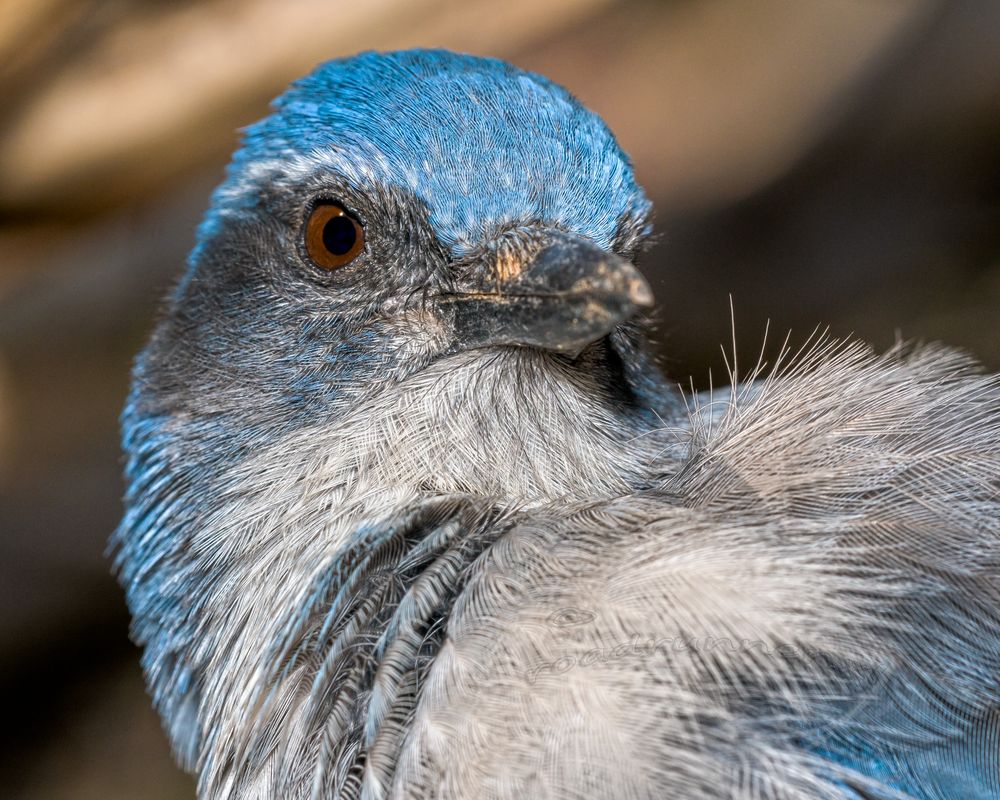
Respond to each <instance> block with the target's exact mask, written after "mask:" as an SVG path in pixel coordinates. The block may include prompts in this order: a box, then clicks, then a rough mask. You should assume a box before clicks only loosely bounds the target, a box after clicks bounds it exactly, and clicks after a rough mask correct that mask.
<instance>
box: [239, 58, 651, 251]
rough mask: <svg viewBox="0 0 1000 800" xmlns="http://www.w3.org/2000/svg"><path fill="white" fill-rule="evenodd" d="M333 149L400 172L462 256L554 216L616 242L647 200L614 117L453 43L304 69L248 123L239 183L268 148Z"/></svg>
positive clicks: (278, 152) (333, 156)
mask: <svg viewBox="0 0 1000 800" xmlns="http://www.w3.org/2000/svg"><path fill="white" fill-rule="evenodd" d="M320 157H322V158H326V159H329V160H330V161H331V162H332V163H333V164H335V166H336V168H337V169H338V171H339V172H341V173H342V174H343V175H345V176H346V177H347V178H349V179H350V180H351V181H352V182H353V183H354V184H356V185H357V186H359V187H370V188H377V187H379V186H385V185H392V186H400V187H403V188H405V189H407V190H408V191H410V192H412V193H413V195H414V196H415V197H416V198H418V199H419V200H421V201H422V202H423V203H425V204H426V207H427V210H428V214H429V218H430V221H431V223H432V225H433V227H434V230H435V233H436V234H437V237H438V239H439V240H440V241H441V242H442V243H443V244H444V245H445V246H447V247H448V248H450V250H451V253H452V255H453V256H459V257H460V256H462V255H464V254H465V253H466V252H468V251H469V250H471V249H472V248H474V247H475V246H476V245H477V244H479V243H480V242H481V241H482V240H483V239H484V238H485V237H487V236H488V235H489V234H490V233H492V232H493V231H494V230H497V229H502V228H504V227H505V226H508V225H512V224H516V223H521V222H524V221H525V220H544V221H545V222H546V223H548V224H552V225H555V226H557V227H561V228H563V229H565V230H567V231H570V232H572V233H576V234H580V235H583V236H586V237H587V238H589V239H591V240H593V241H594V242H596V243H597V244H598V245H599V246H601V247H603V248H606V249H610V248H611V246H612V243H613V242H614V239H615V236H616V235H617V233H618V228H619V225H620V223H621V220H622V219H623V218H630V219H634V218H644V217H645V216H646V214H647V213H648V209H649V202H648V200H647V199H646V197H645V195H644V194H643V192H642V189H640V188H639V186H638V185H637V184H636V182H635V178H634V177H633V174H632V167H631V164H630V163H629V159H628V157H627V156H626V155H625V153H623V152H622V150H621V148H620V147H619V146H618V143H617V142H616V141H615V138H614V136H613V135H612V133H611V131H610V130H608V128H607V126H606V125H605V124H604V122H603V121H602V120H601V119H600V117H598V116H597V115H596V114H594V113H593V112H591V111H589V110H587V109H586V108H584V107H583V106H582V105H581V104H580V103H579V102H578V101H577V100H576V99H575V98H574V97H572V95H570V94H569V92H567V91H566V90H565V89H563V88H562V87H560V86H557V85H556V84H554V83H552V82H551V81H549V80H547V79H546V78H544V77H542V76H540V75H535V74H532V73H527V72H523V71H521V70H518V69H517V68H515V67H512V66H510V65H509V64H506V63H504V62H502V61H498V60H494V59H483V58H478V57H473V56H466V55H460V54H456V53H451V52H447V51H444V50H410V51H403V52H397V53H363V54H361V55H359V56H355V57H352V58H348V59H342V60H336V61H330V62H327V63H325V64H323V65H321V66H320V67H318V68H317V69H316V70H315V71H314V72H313V73H312V74H311V75H309V76H307V77H306V78H303V79H301V80H299V81H297V82H296V83H295V84H294V85H293V86H292V88H290V89H289V90H288V91H287V92H286V93H285V94H284V95H282V97H281V98H279V99H278V101H277V102H276V103H275V113H274V114H272V115H271V116H270V117H268V118H266V119H264V120H263V121H261V122H259V123H257V124H255V125H252V126H250V127H249V128H248V129H247V131H246V137H245V140H244V146H243V148H242V149H241V150H240V151H239V152H238V153H237V155H236V156H235V158H234V160H233V164H232V167H231V169H230V177H229V184H230V185H232V184H234V183H235V184H238V183H239V182H240V181H242V180H243V179H244V173H245V171H246V169H247V167H250V166H253V165H258V164H259V163H260V162H262V161H266V160H269V159H275V158H280V159H285V160H293V159H296V158H305V159H309V158H320Z"/></svg>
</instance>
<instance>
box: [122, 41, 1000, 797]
mask: <svg viewBox="0 0 1000 800" xmlns="http://www.w3.org/2000/svg"><path fill="white" fill-rule="evenodd" d="M649 220H650V204H649V202H648V200H647V199H646V197H645V196H644V194H643V192H642V190H641V189H640V187H639V186H638V185H637V184H636V182H635V179H634V177H633V173H632V168H631V165H630V163H629V160H628V158H627V157H626V156H625V154H624V153H623V152H622V151H621V149H620V148H619V147H618V145H617V143H616V141H615V139H614V138H613V136H612V134H611V133H610V132H609V130H608V129H607V127H606V126H605V125H604V123H603V122H602V121H601V120H600V119H599V118H598V117H597V116H596V115H595V114H593V113H591V112H590V111H588V110H586V109H585V108H583V107H582V106H581V105H580V104H579V103H578V102H577V101H576V100H575V99H574V98H573V97H572V96H571V95H570V94H568V93H567V92H566V91H565V90H564V89H562V88H560V87H559V86H556V85H554V84H553V83H551V82H550V81H548V80H546V79H545V78H542V77H540V76H538V75H533V74H530V73H526V72H522V71H521V70H518V69H516V68H514V67H512V66H510V65H508V64H505V63H502V62H500V61H495V60H491V59H483V58H474V57H471V56H463V55H455V54H453V53H448V52H443V51H409V52H397V53H383V54H377V53H365V54H362V55H359V56H356V57H353V58H348V59H344V60H338V61H333V62H331V63H328V64H324V65H322V66H320V67H319V68H318V69H317V70H316V71H315V72H313V73H312V74H311V75H310V76H308V77H306V78H304V79H302V80H300V81H299V82H297V83H296V84H294V85H293V86H292V87H291V88H290V89H289V91H288V92H287V93H286V94H284V95H283V96H282V97H281V98H280V99H279V100H278V101H277V102H276V105H275V108H274V113H273V114H272V115H271V116H269V117H268V118H266V119H265V120H263V121H262V122H259V123H257V124H256V125H253V126H252V127H250V128H249V129H248V130H247V132H246V134H245V137H244V140H243V145H242V148H241V149H240V150H239V151H238V152H237V153H236V155H235V156H234V158H233V161H232V163H231V165H230V166H229V169H228V172H227V177H226V179H225V181H224V182H223V183H222V185H221V186H220V187H219V188H218V189H217V190H216V192H215V194H214V196H213V200H212V205H211V208H210V210H209V212H208V214H207V215H206V217H205V220H204V222H203V224H202V225H201V227H200V229H199V233H198V241H197V246H196V247H195V249H194V251H193V253H192V254H191V257H190V260H189V264H188V269H187V272H186V274H185V275H184V277H183V279H182V280H181V282H180V283H179V285H178V286H177V288H176V290H175V291H174V292H173V294H172V295H171V296H170V298H169V300H168V302H167V304H166V308H165V312H164V314H163V316H162V319H161V320H160V322H159V324H158V325H157V327H156V330H155V332H154V333H153V336H152V339H151V341H150V342H149V344H148V346H147V347H146V348H145V350H144V351H143V352H142V353H141V355H140V356H139V357H138V360H137V362H136V365H135V369H134V378H133V385H132V391H131V394H130V397H129V400H128V403H127V406H126V408H125V411H124V414H123V430H124V433H123V440H124V448H125V451H126V453H127V456H128V459H127V467H126V476H127V482H128V489H127V496H126V511H125V515H124V519H123V521H122V523H121V525H120V527H119V529H118V531H117V532H116V534H115V536H114V539H113V548H114V553H115V565H116V570H117V573H118V575H119V577H120V580H121V582H122V584H123V586H124V588H125V591H126V594H127V599H128V603H129V607H130V609H131V611H132V615H133V619H134V624H133V629H132V633H133V637H134V639H135V641H136V642H138V643H139V644H140V645H141V646H142V648H143V656H142V660H143V666H144V668H145V672H146V677H147V681H148V686H149V690H150V692H151V694H152V697H153V700H154V702H155V704H156V707H157V708H158V710H159V712H160V714H161V715H162V717H163V720H164V723H165V726H166V729H167V731H168V734H169V737H170V739H171V742H172V744H173V747H174V751H175V753H176V756H177V758H178V760H179V761H180V763H181V764H182V765H183V766H184V767H186V768H187V769H190V770H193V771H195V772H196V773H197V776H198V782H199V783H198V785H199V794H200V796H201V797H203V798H293V799H294V798H362V797H363V798H455V799H456V800H458V799H460V798H465V799H468V798H512V799H513V798H529V797H530V798H542V797H548V798H584V797H587V798H590V797H609V798H610V797H614V798H663V797H673V798H687V799H695V800H697V799H698V798H706V799H707V798H715V799H718V798H745V799H747V800H749V798H822V799H823V800H829V799H830V798H841V799H846V798H851V799H852V800H860V798H903V797H911V798H924V799H926V798H948V799H949V800H956V799H957V798H996V797H1000V777H998V773H1000V769H998V762H1000V724H998V721H1000V712H998V700H1000V581H998V577H1000V497H998V490H1000V479H998V476H1000V385H998V381H997V379H996V378H994V377H989V376H985V375H983V374H982V373H981V371H980V370H979V369H978V368H977V367H976V365H975V364H974V363H972V362H971V361H970V360H969V359H968V358H966V357H964V356H962V355H960V354H957V353H955V352H952V351H950V350H947V349H945V348H942V347H937V346H929V347H908V348H907V347H898V348H896V349H894V350H893V351H891V352H890V353H888V354H885V355H877V354H874V353H873V352H871V351H870V350H869V349H867V348H866V347H865V346H863V345H862V344H860V343H854V342H836V341H832V340H829V339H825V338H822V337H819V338H817V339H815V340H814V341H812V342H811V343H810V344H808V345H807V346H806V347H804V348H803V349H802V350H801V351H800V352H799V353H798V354H796V355H795V356H787V355H786V357H785V358H784V359H783V360H782V363H780V364H779V365H777V367H776V368H774V369H773V370H772V371H771V373H770V375H769V376H768V377H766V378H761V379H759V380H756V381H749V382H743V383H737V384H736V385H735V386H734V388H733V389H732V391H731V392H730V393H727V394H726V396H725V397H723V398H721V399H720V398H715V399H714V400H710V399H707V398H704V397H698V396H695V397H687V398H685V397H684V395H683V394H682V393H681V392H679V391H678V390H676V389H674V388H673V387H672V385H671V384H669V383H668V382H667V381H666V380H665V379H664V378H663V377H662V376H661V374H660V372H659V371H658V369H657V367H656V365H655V363H654V362H653V359H652V358H651V356H650V351H649V349H648V346H647V339H646V328H645V323H644V318H643V311H644V309H646V308H648V307H649V306H650V305H651V303H652V294H651V292H650V289H649V287H648V285H647V284H646V282H645V281H644V279H643V278H642V276H641V275H640V273H639V272H638V271H637V270H636V267H635V266H634V262H635V260H636V258H637V256H638V255H639V254H640V253H641V251H642V250H643V247H644V246H645V244H646V243H647V242H648V241H649V236H650V221H649ZM674 302H684V300H683V298H675V297H668V298H665V302H664V305H665V309H666V314H667V315H668V316H669V308H670V305H671V304H672V303H674Z"/></svg>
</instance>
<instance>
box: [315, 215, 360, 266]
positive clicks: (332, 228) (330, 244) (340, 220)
mask: <svg viewBox="0 0 1000 800" xmlns="http://www.w3.org/2000/svg"><path fill="white" fill-rule="evenodd" d="M357 240H358V232H357V231H356V230H355V229H354V223H353V222H351V220H350V219H348V218H347V217H345V216H339V217H331V218H330V221H329V222H327V223H326V225H324V226H323V247H325V248H326V249H327V250H329V251H330V252H331V253H333V254H334V255H335V256H342V255H345V254H346V253H350V252H351V248H352V247H354V243H355V242H357Z"/></svg>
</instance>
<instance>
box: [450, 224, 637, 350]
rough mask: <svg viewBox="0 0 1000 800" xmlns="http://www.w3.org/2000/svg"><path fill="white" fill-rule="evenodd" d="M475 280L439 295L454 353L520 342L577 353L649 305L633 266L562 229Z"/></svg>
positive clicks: (502, 258)
mask: <svg viewBox="0 0 1000 800" xmlns="http://www.w3.org/2000/svg"><path fill="white" fill-rule="evenodd" d="M466 283H468V282H466ZM472 283H473V284H475V285H467V286H462V287H460V289H459V291H456V292H453V293H449V294H444V295H440V296H439V297H438V298H437V300H438V303H439V308H440V310H441V312H443V313H444V314H445V315H447V316H450V317H451V318H452V322H453V325H454V330H455V344H454V349H455V350H470V349H473V348H477V347H489V346H496V345H520V346H523V347H538V348H542V349H544V350H552V351H554V352H557V353H566V354H568V355H571V356H575V355H577V354H579V353H580V351H581V350H583V348H585V347H586V346H587V345H588V344H590V343H591V342H595V341H597V340H598V339H601V338H603V337H604V336H607V335H608V334H609V333H611V331H613V330H614V329H615V328H616V327H617V326H618V325H619V324H621V323H622V322H625V321H626V320H628V319H630V318H631V317H632V316H634V315H635V314H636V312H637V311H638V310H639V309H640V308H649V307H650V306H652V304H653V293H652V291H651V290H650V288H649V284H648V283H646V280H645V278H643V277H642V275H641V274H639V271H638V270H637V269H636V268H635V267H634V266H632V264H630V263H629V262H628V261H626V260H625V259H623V258H619V257H618V256H616V255H614V254H612V253H608V252H606V251H604V250H602V249H601V248H599V247H597V245H595V244H593V243H592V242H589V241H587V240H586V239H583V238H580V237H577V236H573V235H571V234H567V233H564V232H562V231H548V232H546V234H545V239H544V242H543V243H542V245H541V247H535V248H532V254H531V255H528V256H526V257H523V258H521V257H519V256H518V255H517V251H516V250H515V251H510V250H507V251H502V252H500V253H499V254H498V255H497V256H496V258H495V259H494V261H493V263H490V264H487V265H486V268H485V269H484V270H482V273H481V277H480V278H479V279H478V280H476V281H472Z"/></svg>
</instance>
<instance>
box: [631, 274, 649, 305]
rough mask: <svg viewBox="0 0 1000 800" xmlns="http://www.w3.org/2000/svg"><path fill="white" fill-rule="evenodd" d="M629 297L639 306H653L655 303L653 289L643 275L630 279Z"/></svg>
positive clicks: (633, 303)
mask: <svg viewBox="0 0 1000 800" xmlns="http://www.w3.org/2000/svg"><path fill="white" fill-rule="evenodd" d="M628 299H629V302H630V303H632V305H634V306H637V307H638V308H652V307H653V304H654V303H655V298H654V297H653V290H652V289H651V288H650V287H649V284H648V283H647V282H646V279H645V278H643V277H642V276H641V275H640V276H637V277H636V278H634V279H633V280H631V281H629V287H628Z"/></svg>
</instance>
